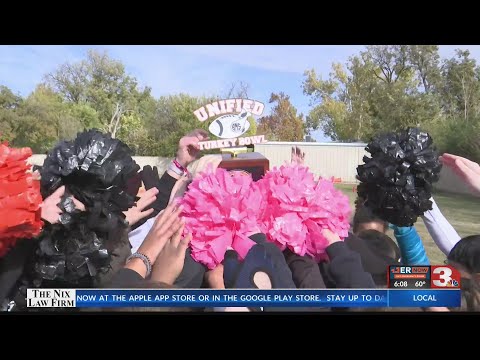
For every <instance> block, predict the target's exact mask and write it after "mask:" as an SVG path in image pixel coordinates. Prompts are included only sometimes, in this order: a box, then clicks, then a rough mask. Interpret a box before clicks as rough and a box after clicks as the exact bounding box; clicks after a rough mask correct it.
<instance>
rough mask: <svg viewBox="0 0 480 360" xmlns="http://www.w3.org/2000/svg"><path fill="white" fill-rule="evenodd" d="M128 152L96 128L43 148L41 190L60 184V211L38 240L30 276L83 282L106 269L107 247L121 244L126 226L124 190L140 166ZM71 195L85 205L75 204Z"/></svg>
mask: <svg viewBox="0 0 480 360" xmlns="http://www.w3.org/2000/svg"><path fill="white" fill-rule="evenodd" d="M131 155H132V151H131V150H130V148H129V147H128V146H127V145H126V144H124V143H122V142H121V141H120V140H117V139H112V138H111V137H110V136H109V135H106V134H103V133H101V132H100V131H97V130H90V131H86V132H83V133H79V134H78V136H77V138H76V139H75V140H73V141H62V142H61V143H59V144H58V145H57V146H56V147H55V148H54V149H53V150H52V151H51V152H50V153H49V154H48V156H47V158H46V160H45V162H44V164H43V167H42V170H41V176H42V178H41V185H42V194H43V196H44V197H47V196H49V195H51V194H52V193H53V192H54V191H55V190H56V189H58V188H59V187H60V186H62V185H65V195H64V197H63V198H62V202H61V203H60V204H59V207H60V208H61V209H62V210H64V212H63V214H62V217H61V219H60V224H56V225H46V226H45V228H44V231H43V233H42V235H41V236H40V238H39V240H38V241H39V242H38V248H37V251H36V255H35V259H34V261H33V264H32V265H33V267H32V273H33V277H34V278H36V279H37V280H38V279H41V280H42V281H44V280H45V281H47V282H48V281H56V282H57V283H62V284H65V285H71V286H74V285H78V284H84V285H85V284H87V285H88V283H90V284H93V278H95V276H96V275H97V274H101V273H105V272H107V271H108V270H109V267H110V261H111V253H112V251H113V250H114V249H115V248H116V246H120V245H121V244H120V242H121V239H120V236H118V235H119V230H120V229H125V228H126V222H125V216H124V215H123V211H125V210H128V208H130V207H132V206H133V205H134V202H135V197H134V196H132V195H131V194H129V193H128V192H127V191H126V189H127V187H128V185H129V181H128V180H129V179H130V178H131V177H133V176H136V175H137V172H138V171H139V170H140V167H139V166H138V165H137V164H136V163H135V161H134V160H133V158H132V156H131ZM130 190H131V189H130ZM136 190H137V191H138V188H137V189H136ZM132 192H134V190H133V191H132ZM71 195H73V196H74V197H75V198H76V199H78V200H79V201H80V202H82V203H83V204H84V205H85V208H86V211H84V212H82V211H79V210H78V209H75V205H74V204H73V201H72V199H71Z"/></svg>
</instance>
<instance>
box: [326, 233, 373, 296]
mask: <svg viewBox="0 0 480 360" xmlns="http://www.w3.org/2000/svg"><path fill="white" fill-rule="evenodd" d="M326 251H327V254H328V256H329V258H330V263H329V266H328V272H329V274H330V276H331V278H332V279H333V280H334V281H335V285H336V287H337V288H339V289H349V288H353V289H371V288H375V287H376V286H375V283H374V282H373V279H372V275H370V274H369V273H368V272H366V271H365V270H364V269H363V266H362V261H361V258H360V255H359V254H358V253H356V252H354V251H352V250H350V249H349V248H348V246H347V244H345V243H344V242H342V241H339V242H336V243H333V244H332V245H330V246H329V247H327V249H326Z"/></svg>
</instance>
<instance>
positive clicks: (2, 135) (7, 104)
mask: <svg viewBox="0 0 480 360" xmlns="http://www.w3.org/2000/svg"><path fill="white" fill-rule="evenodd" d="M21 103H22V97H21V96H19V95H15V94H14V93H13V92H12V91H11V90H10V89H9V88H8V87H6V86H3V85H1V86H0V142H3V141H12V140H14V139H15V137H16V131H15V126H16V124H18V115H17V112H16V111H17V109H18V107H19V106H20V105H21Z"/></svg>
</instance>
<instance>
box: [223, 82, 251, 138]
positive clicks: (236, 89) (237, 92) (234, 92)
mask: <svg viewBox="0 0 480 360" xmlns="http://www.w3.org/2000/svg"><path fill="white" fill-rule="evenodd" d="M249 90H250V85H249V84H248V83H246V82H243V81H236V82H232V83H231V84H230V86H229V88H228V90H227V92H226V93H225V96H223V97H222V99H248V92H249ZM218 100H221V99H220V98H219V99H218ZM247 120H248V122H249V123H250V127H249V128H248V130H247V132H246V133H245V134H243V136H253V135H256V133H257V121H256V120H255V118H254V117H253V116H249V117H248V118H247Z"/></svg>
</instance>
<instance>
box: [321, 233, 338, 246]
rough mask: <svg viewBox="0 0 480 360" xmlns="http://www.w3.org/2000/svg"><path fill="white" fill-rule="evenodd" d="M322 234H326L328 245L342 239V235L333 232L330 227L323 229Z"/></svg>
mask: <svg viewBox="0 0 480 360" xmlns="http://www.w3.org/2000/svg"><path fill="white" fill-rule="evenodd" d="M322 235H323V236H325V239H327V242H328V245H332V244H333V243H336V242H339V241H341V239H340V236H338V235H337V234H335V233H333V232H332V231H330V230H329V229H323V230H322Z"/></svg>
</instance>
